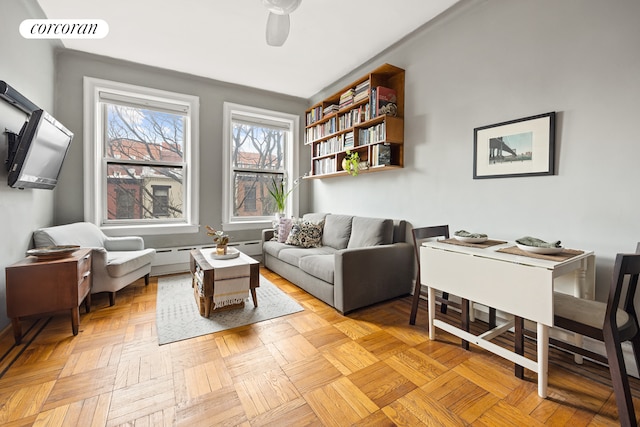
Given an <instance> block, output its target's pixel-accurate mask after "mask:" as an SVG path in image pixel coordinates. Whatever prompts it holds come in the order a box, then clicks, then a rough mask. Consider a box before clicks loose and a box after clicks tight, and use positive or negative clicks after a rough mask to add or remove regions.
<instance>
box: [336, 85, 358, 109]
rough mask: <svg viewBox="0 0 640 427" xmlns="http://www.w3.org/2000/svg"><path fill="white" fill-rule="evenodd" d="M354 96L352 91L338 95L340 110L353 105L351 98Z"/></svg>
mask: <svg viewBox="0 0 640 427" xmlns="http://www.w3.org/2000/svg"><path fill="white" fill-rule="evenodd" d="M354 95H355V90H353V89H349V90H348V91H346V92H344V93H343V94H342V95H340V105H339V106H340V108H341V109H342V108H345V107H348V106H349V105H351V104H353V96H354Z"/></svg>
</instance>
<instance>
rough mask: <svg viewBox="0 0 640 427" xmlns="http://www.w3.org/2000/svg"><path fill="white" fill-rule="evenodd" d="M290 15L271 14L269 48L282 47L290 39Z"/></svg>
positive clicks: (268, 33)
mask: <svg viewBox="0 0 640 427" xmlns="http://www.w3.org/2000/svg"><path fill="white" fill-rule="evenodd" d="M289 27H290V23H289V15H276V14H275V13H269V17H268V18H267V33H266V34H267V44H268V45H269V46H282V45H283V44H284V42H285V41H286V40H287V37H289Z"/></svg>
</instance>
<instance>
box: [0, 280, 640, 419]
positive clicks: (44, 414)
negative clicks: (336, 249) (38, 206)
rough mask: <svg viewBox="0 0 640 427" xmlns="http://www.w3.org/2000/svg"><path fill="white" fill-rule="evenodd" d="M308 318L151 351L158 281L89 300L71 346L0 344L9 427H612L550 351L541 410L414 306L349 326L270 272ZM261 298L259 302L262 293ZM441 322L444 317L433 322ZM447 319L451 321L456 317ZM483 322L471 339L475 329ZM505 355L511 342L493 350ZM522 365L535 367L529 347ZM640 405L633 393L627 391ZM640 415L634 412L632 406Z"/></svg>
mask: <svg viewBox="0 0 640 427" xmlns="http://www.w3.org/2000/svg"><path fill="white" fill-rule="evenodd" d="M261 272H262V274H264V275H265V276H266V277H267V279H269V280H270V281H271V282H273V283H274V284H276V285H277V286H278V287H279V288H280V289H282V290H283V291H285V292H286V293H288V294H289V295H290V296H291V297H293V298H295V299H296V300H297V301H298V302H299V303H300V304H301V305H303V306H304V308H305V310H304V311H303V312H300V313H296V314H293V315H289V316H285V317H281V318H277V319H273V320H270V321H267V322H262V323H258V324H254V325H249V326H246V327H242V328H237V329H233V330H229V331H224V332H219V333H216V334H212V335H207V336H203V337H199V338H195V339H190V340H185V341H182V342H176V343H173V344H168V345H164V346H158V344H157V338H156V326H155V315H156V314H155V301H156V290H157V278H152V280H151V283H150V285H149V286H147V287H145V286H144V283H143V281H138V282H136V283H135V284H133V285H131V286H128V287H127V288H125V289H124V290H123V291H121V292H118V297H117V301H116V305H115V306H114V307H109V306H108V298H107V296H106V295H95V296H94V298H93V306H92V311H91V312H90V313H82V314H81V321H80V333H79V334H78V335H77V336H76V337H74V336H73V335H72V334H71V325H70V320H69V317H68V315H59V316H58V315H57V316H54V317H51V318H45V319H33V320H31V321H26V322H25V325H24V327H23V329H24V330H25V331H27V332H26V336H25V338H24V339H23V344H22V345H20V346H15V345H14V344H13V336H12V333H11V330H10V329H9V328H8V329H6V330H5V331H4V332H3V334H2V336H0V357H2V359H1V360H0V375H1V377H0V424H1V425H6V426H30V425H35V426H63V425H64V426H119V425H127V426H134V425H135V426H189V427H197V426H247V427H248V426H265V425H273V426H289V425H291V426H304V425H318V426H321V425H322V426H350V425H353V426H391V425H398V426H421V425H427V426H459V425H471V426H477V427H482V426H538V425H551V426H571V427H578V426H607V425H618V421H617V410H616V405H615V399H614V396H613V392H612V389H611V382H610V379H609V374H608V370H607V369H606V368H604V367H602V366H599V365H596V364H594V363H590V362H588V361H587V362H585V364H584V365H582V366H579V365H575V364H574V363H573V361H572V357H571V356H569V355H567V354H564V353H562V352H559V351H556V350H552V351H551V352H550V359H551V363H550V367H549V390H550V392H549V398H548V399H541V398H539V397H538V395H537V387H536V375H535V374H534V373H532V372H530V371H525V375H526V378H525V380H519V379H517V378H516V377H515V376H514V375H513V366H512V364H511V363H509V362H507V361H505V360H503V359H501V358H499V357H497V356H493V355H491V354H489V353H487V352H486V351H484V350H482V349H479V348H478V347H474V346H471V350H470V351H465V350H463V349H462V348H461V347H460V345H459V340H458V339H456V338H454V337H452V336H450V335H448V334H446V333H444V332H441V331H439V332H438V339H437V340H436V341H429V339H428V336H427V330H426V321H427V313H426V303H423V304H422V305H421V308H420V312H419V313H418V322H417V325H416V326H409V323H408V319H409V311H410V307H411V299H410V297H405V298H400V299H397V300H393V301H389V302H386V303H383V304H379V305H376V306H373V307H369V308H366V309H363V310H359V311H357V312H356V313H353V314H351V315H349V316H346V317H345V316H342V315H340V314H339V313H338V312H336V311H335V310H334V309H333V308H331V307H328V306H327V305H325V304H324V303H322V302H320V301H318V300H317V299H315V298H313V297H312V296H310V295H308V294H307V293H305V292H304V291H302V290H300V289H299V288H297V287H296V286H294V285H292V284H290V283H289V282H287V281H286V280H284V279H282V278H280V277H279V276H277V275H275V274H274V273H271V272H269V271H268V270H264V269H262V270H261ZM258 292H259V291H258ZM438 316H442V315H441V314H440V313H438ZM446 317H448V318H449V320H450V321H454V322H457V321H458V320H457V319H456V315H455V313H451V314H448V315H447V316H446ZM482 326H484V325H483V324H482V322H476V323H475V324H474V327H478V328H481V327H482ZM503 341H504V345H509V342H508V337H506V338H504V339H503ZM527 352H529V353H531V354H535V353H534V352H535V347H534V343H533V342H529V341H528V342H527ZM632 387H633V389H634V394H635V395H636V396H640V392H639V390H640V387H639V381H638V380H636V379H633V381H632ZM635 406H636V408H640V401H638V400H636V401H635Z"/></svg>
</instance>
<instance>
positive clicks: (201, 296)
mask: <svg viewBox="0 0 640 427" xmlns="http://www.w3.org/2000/svg"><path fill="white" fill-rule="evenodd" d="M215 250H216V249H215V248H212V249H194V250H192V251H191V253H190V256H189V258H190V262H189V265H190V268H189V269H190V271H191V277H192V283H191V285H192V286H193V293H194V296H195V298H196V304H198V309H199V310H200V315H201V316H204V317H209V315H210V314H211V311H212V310H213V311H218V310H227V309H234V308H242V307H244V302H242V303H240V304H232V305H227V306H224V307H221V308H218V309H216V308H215V306H214V303H213V291H214V289H215V280H214V272H215V270H216V269H221V268H227V267H229V266H234V267H237V266H238V263H239V262H240V263H241V264H248V265H249V290H250V291H251V298H252V299H253V305H254V306H255V307H257V306H258V297H257V295H256V288H258V287H260V263H259V262H258V261H256V260H255V259H253V258H251V257H250V256H248V255H245V254H243V253H242V252H240V256H239V257H238V258H233V259H231V260H218V259H213V258H212V256H211V255H212V254H213V253H214V252H215Z"/></svg>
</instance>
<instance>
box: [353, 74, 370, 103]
mask: <svg viewBox="0 0 640 427" xmlns="http://www.w3.org/2000/svg"><path fill="white" fill-rule="evenodd" d="M369 87H370V82H369V79H367V80H365V81H364V82H362V83H360V84H359V85H357V86H356V92H355V95H354V97H353V102H359V101H362V100H363V99H365V98H367V97H368V96H369Z"/></svg>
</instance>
